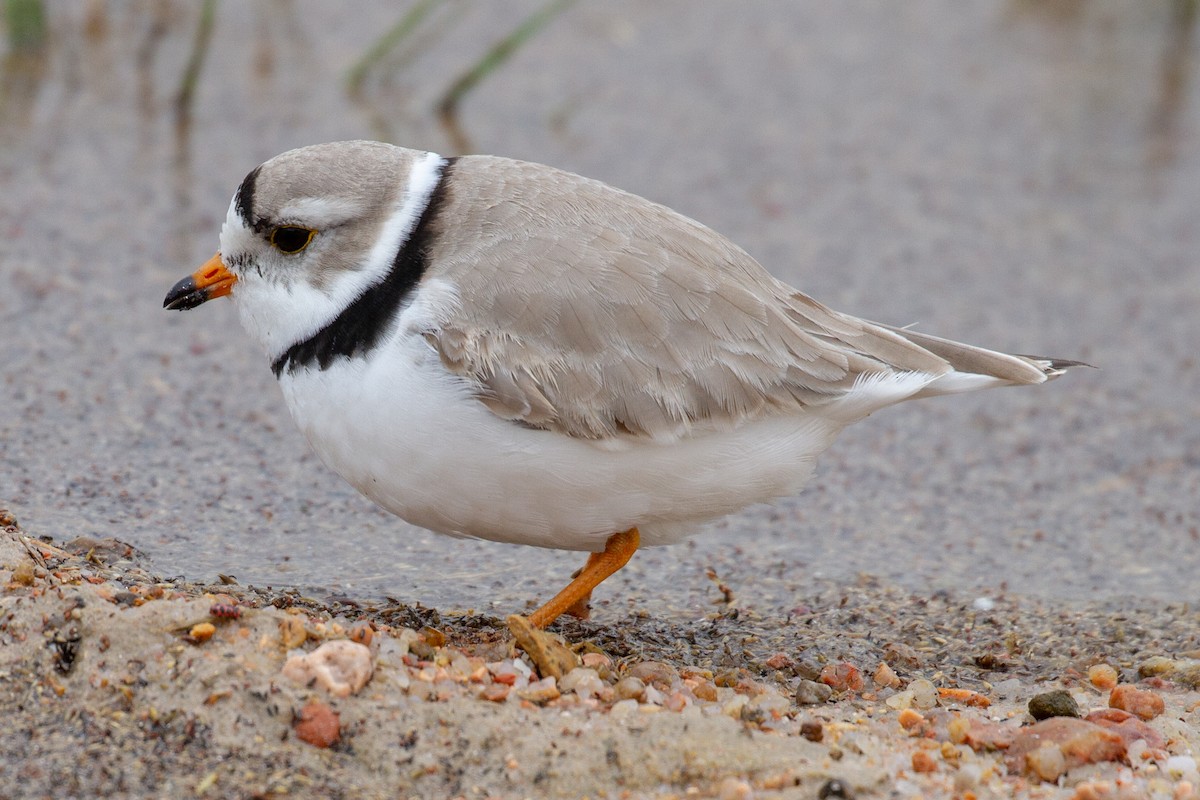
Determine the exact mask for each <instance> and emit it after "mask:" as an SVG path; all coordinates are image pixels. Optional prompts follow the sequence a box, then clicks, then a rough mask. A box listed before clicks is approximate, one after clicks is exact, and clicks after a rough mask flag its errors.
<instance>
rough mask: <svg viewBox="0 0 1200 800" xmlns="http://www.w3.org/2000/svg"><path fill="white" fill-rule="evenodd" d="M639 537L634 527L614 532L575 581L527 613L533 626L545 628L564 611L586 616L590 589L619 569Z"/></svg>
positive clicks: (639, 539)
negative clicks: (544, 603)
mask: <svg viewBox="0 0 1200 800" xmlns="http://www.w3.org/2000/svg"><path fill="white" fill-rule="evenodd" d="M641 540H642V537H641V535H640V534H639V533H638V529H637V528H630V529H629V530H627V531H624V532H622V533H614V534H613V535H612V536H610V537H608V541H607V542H605V543H604V550H602V551H601V552H599V553H592V554H591V555H590V556H588V560H587V564H585V565H584V566H583V569H581V570H579V572H577V573H576V574H575V578H574V580H572V581H571V582H570V583H569V584H567V588H565V589H563V590H562V591H561V592H559V593H558V594H556V595H555V596H554V598H553V599H552V600H551V601H550V602H549V603H546V605H544V606H542V607H541V608H539V609H538V610H537V611H535V612H533V613H532V614H530V615H529V621H530V622H531V623H532V624H533V626H534V627H536V628H545V627H546V626H547V625H549V624H550V623H551V622H554V620H556V619H558V618H559V617H561V616H562V615H563V614H571V615H572V616H576V617H579V618H580V619H587V617H588V601H589V600H591V597H592V589H595V588H596V587H597V586H599V585H600V584H601V582H603V581H604V579H605V578H607V577H608V576H609V575H612V574H613V573H614V572H616V571H617V570H619V569H620V568H621V567H623V566H625V564H626V563H627V562H628V561H629V558H630V557H631V556H632V555H633V553H634V551H635V550H637V549H638V545H639V544H641Z"/></svg>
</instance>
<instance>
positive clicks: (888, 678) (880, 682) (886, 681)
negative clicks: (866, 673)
mask: <svg viewBox="0 0 1200 800" xmlns="http://www.w3.org/2000/svg"><path fill="white" fill-rule="evenodd" d="M871 680H873V681H875V686H876V687H877V688H881V689H895V688H896V687H897V686H899V685H900V676H899V675H897V674H896V672H895V670H893V669H892V668H891V667H889V666H888V663H887V662H886V661H880V662H879V666H878V667H876V668H875V674H874V675H872V676H871Z"/></svg>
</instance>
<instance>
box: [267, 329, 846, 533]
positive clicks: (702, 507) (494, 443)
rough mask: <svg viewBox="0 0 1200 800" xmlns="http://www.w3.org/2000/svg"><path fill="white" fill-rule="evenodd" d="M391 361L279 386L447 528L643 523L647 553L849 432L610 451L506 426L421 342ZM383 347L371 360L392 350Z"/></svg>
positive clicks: (760, 497)
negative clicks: (836, 437)
mask: <svg viewBox="0 0 1200 800" xmlns="http://www.w3.org/2000/svg"><path fill="white" fill-rule="evenodd" d="M383 348H386V355H387V358H386V359H384V358H369V359H361V358H359V359H349V360H347V359H339V360H337V361H336V362H335V363H334V364H333V365H331V366H330V368H329V369H327V370H324V371H317V370H303V369H302V370H297V371H296V373H295V374H287V373H285V374H284V375H283V376H282V377H281V378H280V385H281V387H282V389H283V393H284V397H285V398H286V401H287V404H288V407H289V408H290V409H291V412H292V416H293V417H294V418H295V420H296V423H297V424H298V425H299V426H300V429H301V430H302V431H303V432H304V434H305V435H306V436H307V437H308V440H309V442H310V443H311V445H312V447H313V449H314V450H315V451H316V452H317V454H318V455H320V457H321V459H322V460H323V461H324V462H325V463H326V464H327V465H328V466H329V467H330V468H331V469H333V470H334V471H335V472H337V473H338V474H339V475H341V476H342V477H343V478H345V479H346V480H347V481H349V482H350V483H351V484H352V485H353V486H354V487H355V488H357V489H358V490H359V491H361V492H362V493H363V494H365V495H367V496H368V497H370V498H371V499H372V500H374V501H375V502H376V503H378V504H379V505H381V506H382V507H384V508H385V509H387V510H388V511H391V512H392V513H394V514H397V515H398V516H400V517H402V518H403V519H405V520H407V521H408V522H411V523H413V524H414V525H419V526H421V527H424V528H428V529H430V530H433V531H437V532H439V533H446V534H451V535H456V536H470V537H476V538H480V539H490V540H493V541H501V542H514V543H520V544H529V545H537V546H540V547H553V548H560V549H565V550H593V551H596V550H600V549H602V548H603V546H604V542H605V540H606V539H607V538H608V536H610V535H611V534H613V533H615V532H617V531H622V530H626V529H628V528H631V527H633V526H635V525H636V526H638V527H639V529H640V530H641V534H642V542H643V543H644V544H647V545H654V544H667V543H670V542H673V541H678V540H679V539H681V538H683V537H684V536H685V535H687V534H688V533H689V532H690V529H691V528H693V527H694V525H695V523H697V522H699V521H701V520H705V519H710V518H713V517H718V516H722V515H724V514H727V513H729V512H731V511H735V510H737V509H739V508H742V507H744V506H746V505H750V504H752V503H757V502H762V501H766V500H770V499H772V498H775V497H779V496H782V495H786V494H791V493H794V492H795V491H796V490H798V489H799V488H800V486H801V485H802V484H803V483H804V482H805V481H806V480H807V478H808V477H809V475H810V474H811V471H812V462H813V459H814V458H815V457H816V456H817V454H819V453H820V452H821V451H823V450H824V449H825V448H826V447H827V446H828V445H829V443H830V441H832V439H833V437H834V435H835V434H836V433H837V432H838V430H839V429H840V428H841V425H840V424H839V423H836V422H832V421H830V420H828V419H823V418H820V417H807V418H798V417H781V418H775V419H768V420H763V421H759V422H754V423H750V424H747V425H744V426H742V427H740V428H738V429H737V430H735V431H727V432H717V433H706V434H702V435H699V436H696V437H693V438H688V439H682V440H679V441H674V442H669V443H654V442H643V441H636V442H634V441H631V442H629V443H628V444H624V445H622V446H618V447H606V446H601V445H597V444H593V443H589V442H587V441H584V440H579V439H573V438H571V437H569V436H565V435H563V434H559V433H553V432H548V431H540V430H533V429H530V428H526V427H523V426H521V425H518V424H515V423H513V422H510V421H507V420H503V419H500V418H499V417H497V416H495V415H494V414H492V413H491V412H490V411H488V410H487V409H486V408H485V407H484V405H483V404H482V403H480V402H479V401H478V400H476V399H475V398H473V397H472V396H471V395H470V392H469V387H468V386H467V385H466V383H465V382H464V381H462V380H461V379H458V378H455V377H453V376H451V375H449V374H448V373H447V372H446V371H445V370H444V368H443V367H442V366H441V363H440V361H439V360H438V358H437V356H436V355H435V354H434V353H433V351H432V350H431V349H430V348H429V346H428V345H427V344H426V343H425V342H424V341H423V340H422V339H421V338H420V337H418V336H397V337H396V338H394V339H393V340H392V341H391V342H388V343H387V344H385V345H383ZM382 352H383V350H382V349H381V350H378V351H376V352H375V353H374V354H373V355H375V356H379V355H381V354H382Z"/></svg>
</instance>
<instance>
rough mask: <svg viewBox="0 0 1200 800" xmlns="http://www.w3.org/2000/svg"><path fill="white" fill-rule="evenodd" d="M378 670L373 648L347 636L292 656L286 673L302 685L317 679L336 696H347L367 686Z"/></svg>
mask: <svg viewBox="0 0 1200 800" xmlns="http://www.w3.org/2000/svg"><path fill="white" fill-rule="evenodd" d="M373 671H374V664H373V663H372V661H371V651H370V649H369V648H367V647H366V646H364V645H361V644H358V643H357V642H351V641H349V640H347V639H336V640H334V641H332V642H325V643H324V644H323V645H321V646H320V647H318V648H317V649H316V650H314V651H312V652H311V653H307V654H305V655H297V656H292V657H291V658H289V659H288V660H287V663H286V664H284V665H283V674H284V675H285V676H286V677H288V678H290V679H291V680H293V681H295V682H296V683H300V684H305V685H308V684H311V683H313V682H314V681H315V682H316V683H317V685H319V686H320V687H321V688H323V689H325V690H326V691H328V692H329V693H330V694H332V695H334V696H335V697H346V696H348V695H351V694H354V693H355V692H357V691H358V690H359V689H361V688H362V687H364V686H366V684H367V681H369V680H370V679H371V674H372V672H373Z"/></svg>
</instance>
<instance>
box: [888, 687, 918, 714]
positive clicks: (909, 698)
mask: <svg viewBox="0 0 1200 800" xmlns="http://www.w3.org/2000/svg"><path fill="white" fill-rule="evenodd" d="M883 702H884V703H886V704H887V707H888V708H894V709H895V710H897V711H903V710H904V709H906V708H912V704H913V693H912V692H908V691H905V692H896V693H895V694H894V695H892V696H891V697H889V698H888V699H887V700H884V701H883Z"/></svg>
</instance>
